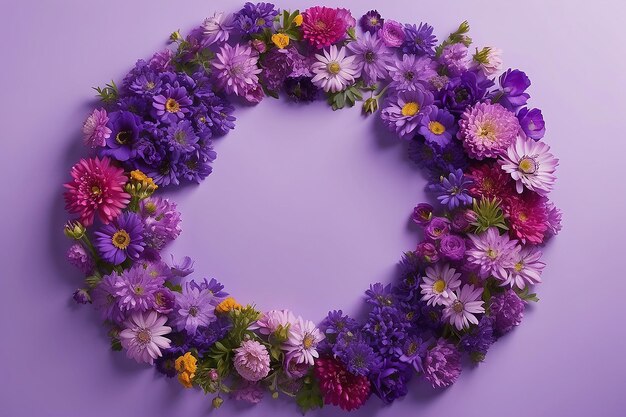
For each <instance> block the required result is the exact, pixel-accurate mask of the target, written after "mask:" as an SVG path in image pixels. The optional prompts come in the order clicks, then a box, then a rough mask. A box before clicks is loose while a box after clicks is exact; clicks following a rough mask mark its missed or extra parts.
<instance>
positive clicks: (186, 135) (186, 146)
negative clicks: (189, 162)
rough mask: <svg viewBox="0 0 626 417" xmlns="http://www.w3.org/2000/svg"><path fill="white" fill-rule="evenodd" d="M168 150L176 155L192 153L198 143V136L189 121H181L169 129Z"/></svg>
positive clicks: (167, 137)
mask: <svg viewBox="0 0 626 417" xmlns="http://www.w3.org/2000/svg"><path fill="white" fill-rule="evenodd" d="M166 139H167V143H168V146H169V147H168V150H169V151H170V152H173V153H174V154H175V155H180V154H186V153H189V152H192V151H193V150H194V149H195V147H194V145H195V144H196V143H198V139H199V138H198V136H197V135H196V132H195V131H194V130H193V126H192V125H191V122H190V121H189V120H180V121H178V122H177V123H175V124H171V125H170V126H169V127H168V128H167V136H166Z"/></svg>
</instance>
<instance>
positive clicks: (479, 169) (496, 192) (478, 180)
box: [465, 162, 515, 201]
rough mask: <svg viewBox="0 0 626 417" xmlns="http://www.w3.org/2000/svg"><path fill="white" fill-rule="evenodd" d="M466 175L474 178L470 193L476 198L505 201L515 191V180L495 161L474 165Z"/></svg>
mask: <svg viewBox="0 0 626 417" xmlns="http://www.w3.org/2000/svg"><path fill="white" fill-rule="evenodd" d="M465 175H466V176H467V177H468V178H469V179H471V180H472V183H471V184H470V186H469V193H470V195H471V196H472V197H474V198H478V199H480V198H481V197H482V198H486V199H493V198H495V199H497V200H499V201H503V200H505V199H506V198H508V197H510V196H512V195H513V194H514V193H515V188H514V186H513V180H512V179H511V177H510V176H509V175H506V173H505V172H504V171H502V169H501V168H500V166H499V165H498V164H497V163H495V162H494V163H481V164H480V165H475V166H472V167H471V168H470V169H469V172H468V173H467V174H465Z"/></svg>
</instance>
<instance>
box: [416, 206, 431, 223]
mask: <svg viewBox="0 0 626 417" xmlns="http://www.w3.org/2000/svg"><path fill="white" fill-rule="evenodd" d="M432 217H433V206H431V205H430V204H428V203H420V204H418V205H417V206H415V208H414V209H413V215H412V216H411V219H412V220H413V221H414V222H415V223H417V224H419V225H420V226H426V225H428V223H430V219H432Z"/></svg>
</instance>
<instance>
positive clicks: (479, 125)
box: [65, 3, 561, 411]
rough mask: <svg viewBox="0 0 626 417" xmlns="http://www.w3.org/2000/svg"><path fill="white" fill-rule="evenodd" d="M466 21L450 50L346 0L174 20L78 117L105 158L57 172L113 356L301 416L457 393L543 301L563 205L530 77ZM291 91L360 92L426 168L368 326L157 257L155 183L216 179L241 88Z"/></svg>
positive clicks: (76, 258) (161, 225)
mask: <svg viewBox="0 0 626 417" xmlns="http://www.w3.org/2000/svg"><path fill="white" fill-rule="evenodd" d="M468 30H469V26H468V24H467V22H463V23H462V24H461V25H460V26H459V28H458V29H457V30H456V31H454V32H453V33H451V34H450V35H449V36H448V37H447V38H445V39H444V40H443V41H442V42H439V41H438V40H437V38H436V37H435V35H434V33H433V28H432V27H431V26H429V25H427V24H425V23H420V24H419V25H414V24H404V25H403V24H400V23H398V22H395V21H393V20H389V19H383V18H382V17H381V16H380V14H379V13H378V12H377V11H375V10H372V11H370V12H368V13H366V14H365V15H364V16H362V17H361V18H360V19H359V20H358V23H357V20H356V19H355V18H353V17H352V15H351V13H350V11H349V10H346V9H342V8H328V7H318V6H316V7H311V8H309V9H307V10H305V11H304V12H302V13H300V12H299V11H297V10H296V11H288V10H282V11H279V10H277V9H276V8H275V6H274V5H272V4H270V3H258V4H252V3H246V4H245V5H244V6H243V8H242V9H241V10H239V11H238V12H236V13H234V14H232V15H229V14H225V13H215V14H214V15H213V16H211V17H209V18H207V19H206V20H205V21H204V22H203V23H202V25H201V26H199V27H197V28H195V29H193V30H192V31H191V32H190V34H189V35H188V36H187V37H183V36H181V34H180V33H179V32H174V33H173V34H172V35H171V36H170V43H171V44H173V47H171V48H168V49H165V50H163V51H160V52H158V53H156V54H155V55H153V56H152V58H150V59H149V60H147V61H144V60H139V61H138V62H137V64H136V65H135V67H134V68H133V69H132V70H131V71H130V72H129V73H128V74H127V75H126V77H125V78H124V79H123V81H122V82H121V83H120V85H119V86H118V85H116V84H115V83H114V82H112V83H111V84H108V85H107V86H105V87H104V88H96V90H97V92H98V95H99V97H100V99H101V100H102V106H101V108H97V109H95V110H93V112H92V113H91V114H90V115H89V116H88V117H87V120H86V121H85V123H84V125H83V132H84V143H85V145H86V146H87V147H88V148H90V149H91V151H92V152H93V155H92V156H91V157H89V158H87V159H82V160H81V161H80V162H78V163H77V164H76V165H75V166H74V167H73V168H72V170H71V177H72V178H71V180H70V181H69V182H68V183H67V184H65V188H66V192H65V201H66V203H67V205H66V208H67V210H68V212H69V213H71V214H72V215H75V216H76V219H75V220H71V221H69V222H68V223H67V225H66V227H65V234H66V235H67V236H68V237H69V238H71V239H73V240H74V241H75V242H74V244H73V245H72V246H71V247H70V249H69V251H68V253H67V258H68V260H69V261H70V262H71V263H72V264H73V265H75V266H76V267H77V268H78V269H79V270H80V271H81V272H82V273H84V274H85V276H86V280H85V282H86V284H85V287H84V288H82V289H79V290H77V291H76V292H75V293H74V298H75V300H76V301H77V302H79V303H93V304H94V305H95V307H96V308H97V310H98V311H99V312H100V315H101V317H102V319H103V320H104V322H105V324H106V326H107V328H108V329H109V336H110V338H111V346H112V348H113V349H114V350H125V351H126V354H127V355H128V356H129V357H131V358H133V359H135V360H137V361H139V362H145V363H147V364H150V365H155V367H156V369H157V370H158V371H159V372H161V373H163V374H165V375H167V376H169V377H174V376H177V378H178V381H179V382H180V383H181V384H182V385H183V386H185V387H187V388H192V387H199V388H201V389H202V390H203V391H204V392H205V393H210V394H212V401H213V406H214V407H219V406H220V405H221V404H222V402H223V401H224V399H225V398H233V399H236V400H241V401H247V402H251V403H257V402H259V401H260V400H261V399H262V398H263V396H264V395H265V393H269V395H270V396H271V397H273V398H277V397H279V396H282V395H285V396H289V397H293V398H295V401H296V402H297V404H298V406H299V407H300V408H301V409H302V410H303V411H306V410H309V409H312V408H316V407H321V406H323V405H324V404H332V405H336V406H339V407H341V408H342V409H344V410H353V409H357V408H359V407H361V406H362V405H363V404H364V403H365V402H366V401H367V400H368V399H369V398H371V397H372V396H376V397H379V398H380V399H381V400H382V401H383V402H384V403H391V402H393V401H394V400H396V399H398V398H400V397H402V396H404V395H406V393H407V385H408V383H409V381H410V380H411V378H413V377H420V378H425V379H426V380H427V381H428V382H429V383H430V384H432V385H433V387H446V386H449V385H450V384H452V383H454V382H455V381H456V380H457V378H458V377H459V374H460V372H461V357H462V356H463V355H468V356H469V358H471V359H472V360H473V361H474V362H476V363H477V362H480V361H482V360H483V359H484V358H485V354H486V353H487V350H488V349H489V347H490V346H491V344H492V343H494V342H495V341H496V340H497V339H498V338H499V337H501V336H503V335H504V334H506V333H507V332H509V331H510V330H511V329H512V328H513V327H515V326H517V325H518V324H520V321H521V319H522V316H523V314H524V309H525V306H526V304H527V303H528V302H529V301H537V298H536V296H535V294H533V293H531V288H532V287H533V286H534V285H535V284H538V283H539V282H541V273H542V270H543V268H544V266H545V264H544V263H543V262H542V261H541V256H542V253H541V250H540V246H541V245H543V244H544V243H545V242H546V240H547V239H549V238H550V237H551V236H553V235H555V234H557V233H558V231H559V230H560V228H561V226H560V220H561V213H560V211H559V210H558V209H557V208H556V207H555V206H554V205H553V204H552V203H551V202H550V201H549V200H548V198H547V195H548V193H549V192H550V191H551V190H552V188H553V186H554V183H555V179H556V178H555V175H554V173H555V168H556V166H557V163H558V161H557V159H556V158H555V157H554V156H553V155H552V154H551V153H550V147H549V146H548V145H546V144H545V143H544V142H541V141H540V140H541V139H542V138H543V136H544V132H545V127H544V120H543V116H542V114H541V111H540V110H538V109H535V108H532V109H531V108H529V107H528V106H527V102H528V99H529V94H528V93H527V90H528V88H529V86H530V80H529V79H528V77H527V76H526V74H525V73H524V72H522V71H520V70H517V69H508V70H506V71H501V66H502V61H501V58H500V51H499V50H498V49H496V48H492V47H484V48H482V49H478V48H476V49H475V52H474V53H471V52H470V50H469V48H468V47H469V45H470V44H471V39H470V38H469V37H468V36H467V32H468ZM357 33H359V35H358V36H357ZM280 94H282V95H284V96H286V97H287V99H289V100H293V101H296V102H301V103H306V102H310V101H313V100H316V99H318V98H320V97H325V98H326V99H327V100H328V102H329V104H330V105H331V106H332V108H333V109H334V110H336V109H340V108H344V107H351V106H354V105H355V104H356V103H357V102H359V101H363V107H362V108H363V112H364V113H365V114H366V115H367V114H372V113H376V112H378V113H379V115H380V118H381V121H382V123H383V124H384V125H385V126H386V127H387V128H388V129H389V130H390V131H392V132H394V133H395V134H396V135H397V136H398V137H399V138H401V139H402V140H404V141H405V143H406V144H407V147H408V156H409V159H410V160H411V161H413V162H415V163H416V164H418V165H420V166H422V167H424V169H425V170H426V172H427V174H428V177H429V179H430V182H429V185H428V189H429V190H430V191H432V193H433V194H434V196H436V201H437V204H436V207H433V206H431V205H430V204H426V203H422V204H419V205H417V207H415V209H414V211H413V214H412V220H413V221H414V222H415V223H416V224H418V225H419V226H421V227H422V228H423V239H422V240H421V242H419V243H418V244H417V247H416V248H415V250H412V251H407V252H406V253H405V254H404V255H403V257H402V259H401V260H400V262H399V267H398V274H397V275H398V277H397V281H396V282H394V283H391V284H387V285H384V284H381V283H376V284H373V285H371V286H370V288H369V289H368V290H367V291H366V292H365V298H366V303H367V304H368V305H369V314H368V315H367V316H366V317H362V318H360V320H357V319H355V318H351V317H349V316H347V315H345V314H344V313H343V312H342V311H341V310H334V311H331V312H329V313H328V316H327V317H326V318H325V319H323V320H322V322H321V323H320V324H319V325H316V324H315V323H314V322H312V321H309V320H307V319H305V318H302V317H300V316H297V315H296V314H294V313H292V312H291V311H287V310H271V311H264V312H261V311H257V310H256V309H255V308H254V306H252V305H246V306H243V305H240V304H239V303H238V302H237V301H235V299H234V298H233V297H230V296H229V295H228V294H227V293H226V292H225V291H224V287H223V286H222V285H221V284H220V283H219V282H218V281H216V280H215V279H211V280H208V279H206V278H205V279H203V280H202V281H200V280H189V279H187V278H185V277H187V276H188V275H190V274H191V273H192V272H193V266H194V263H193V261H192V260H191V259H189V258H188V257H185V258H183V259H182V260H181V261H179V262H175V261H174V260H173V258H172V261H171V262H170V261H169V259H167V258H166V257H165V256H163V249H164V248H165V246H166V245H167V244H168V243H169V242H171V241H173V240H174V239H176V238H177V237H178V236H179V234H180V233H181V227H180V223H181V218H180V213H179V212H178V211H177V209H176V204H175V203H174V202H173V201H171V200H169V199H167V198H163V197H160V196H158V192H157V190H161V189H163V188H167V187H176V186H179V185H182V184H184V183H188V182H200V181H202V180H204V179H205V178H206V177H207V176H208V175H209V174H210V173H211V171H212V166H211V165H212V162H213V161H214V160H215V157H216V153H215V151H214V150H213V148H212V140H213V138H215V137H217V136H220V135H224V134H225V133H227V132H228V131H229V130H231V129H233V128H234V121H235V118H234V117H233V110H234V106H233V105H232V104H231V102H230V99H233V98H235V97H237V98H238V100H239V101H244V102H249V103H257V102H259V101H261V100H262V99H264V98H265V97H267V96H270V97H278V96H279V95H280ZM379 105H380V110H379Z"/></svg>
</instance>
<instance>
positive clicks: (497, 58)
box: [471, 47, 502, 77]
mask: <svg viewBox="0 0 626 417" xmlns="http://www.w3.org/2000/svg"><path fill="white" fill-rule="evenodd" d="M501 55H502V51H501V50H500V49H498V48H493V47H485V48H483V49H481V50H480V51H478V49H477V50H476V53H475V54H474V56H473V60H472V63H471V67H472V68H478V69H479V70H480V71H482V73H483V74H484V75H485V76H487V77H491V76H492V75H494V74H495V73H496V72H498V71H500V68H501V67H502V58H501Z"/></svg>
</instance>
